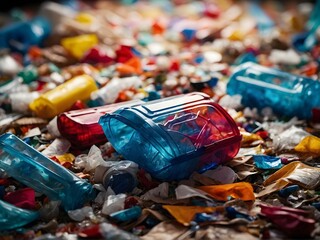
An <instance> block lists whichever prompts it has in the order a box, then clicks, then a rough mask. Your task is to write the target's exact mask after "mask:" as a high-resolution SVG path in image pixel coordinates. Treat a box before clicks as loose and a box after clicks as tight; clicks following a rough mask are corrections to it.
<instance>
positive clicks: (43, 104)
mask: <svg viewBox="0 0 320 240" xmlns="http://www.w3.org/2000/svg"><path fill="white" fill-rule="evenodd" d="M95 90H97V86H96V83H95V81H94V80H93V78H92V77H90V76H89V75H80V76H77V77H74V78H72V79H70V80H68V81H67V82H65V83H63V84H61V85H59V86H58V87H56V88H54V89H53V90H50V91H48V92H46V93H44V94H42V95H41V96H40V97H39V98H37V99H36V100H34V101H33V102H31V103H30V105H29V107H30V109H31V110H32V111H33V112H35V113H36V114H37V115H38V116H39V117H42V118H53V117H55V116H57V115H58V114H59V113H62V112H64V111H66V110H68V109H70V108H71V106H72V105H73V104H74V103H75V102H76V101H77V100H82V101H85V100H88V99H89V98H90V94H91V93H92V92H93V91H95Z"/></svg>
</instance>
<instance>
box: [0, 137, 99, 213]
mask: <svg viewBox="0 0 320 240" xmlns="http://www.w3.org/2000/svg"><path fill="white" fill-rule="evenodd" d="M0 149H1V150H0V168H1V169H3V170H5V172H6V173H8V175H10V176H11V177H13V178H15V179H17V180H18V181H20V182H21V183H23V184H25V185H26V186H28V187H31V188H33V189H34V190H36V191H37V192H40V193H43V194H45V195H47V196H48V197H49V198H50V199H51V200H60V201H61V202H62V205H63V207H64V208H65V209H66V210H72V209H77V208H79V207H82V205H83V204H84V203H85V202H87V201H89V200H91V199H93V198H94V197H95V191H94V189H93V187H92V185H91V184H90V183H88V182H87V181H86V180H83V179H81V178H79V177H77V176H76V175H74V174H73V173H72V172H70V171H69V170H67V169H66V168H64V167H63V166H61V165H59V164H58V163H56V162H54V161H52V160H50V159H49V158H47V157H45V156H44V155H42V154H41V153H40V152H38V151H37V150H35V149H34V148H32V147H31V146H29V145H28V144H26V143H25V142H23V141H22V140H21V139H19V138H18V137H16V136H15V135H13V134H10V133H6V134H3V135H1V136H0Z"/></svg>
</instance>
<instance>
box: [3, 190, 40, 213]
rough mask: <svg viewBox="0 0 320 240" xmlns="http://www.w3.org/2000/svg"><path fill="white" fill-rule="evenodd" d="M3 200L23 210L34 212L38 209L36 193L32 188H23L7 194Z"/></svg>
mask: <svg viewBox="0 0 320 240" xmlns="http://www.w3.org/2000/svg"><path fill="white" fill-rule="evenodd" d="M3 199H4V200H5V201H6V202H8V203H11V204H13V205H15V206H16V207H20V208H23V209H30V210H33V209H35V207H36V200H35V192H34V190H33V189H32V188H23V189H19V190H17V191H15V192H9V193H7V194H6V195H5V196H4V197H3Z"/></svg>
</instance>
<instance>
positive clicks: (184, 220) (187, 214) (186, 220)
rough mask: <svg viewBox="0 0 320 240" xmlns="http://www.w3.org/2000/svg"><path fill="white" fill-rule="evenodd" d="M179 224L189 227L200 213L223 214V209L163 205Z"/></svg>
mask: <svg viewBox="0 0 320 240" xmlns="http://www.w3.org/2000/svg"><path fill="white" fill-rule="evenodd" d="M162 207H163V208H164V209H166V210H167V211H168V212H169V213H170V214H171V215H172V216H173V217H174V218H175V219H176V220H177V221H178V222H179V223H181V224H183V225H184V226H189V225H190V223H191V221H192V220H193V219H194V216H195V215H196V214H198V213H213V212H216V211H218V212H223V211H224V208H223V207H202V206H175V205H163V206H162Z"/></svg>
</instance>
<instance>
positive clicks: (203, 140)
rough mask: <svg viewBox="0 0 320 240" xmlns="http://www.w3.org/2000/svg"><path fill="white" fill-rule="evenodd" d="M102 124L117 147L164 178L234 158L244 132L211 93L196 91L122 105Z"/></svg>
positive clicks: (159, 177)
mask: <svg viewBox="0 0 320 240" xmlns="http://www.w3.org/2000/svg"><path fill="white" fill-rule="evenodd" d="M99 123H100V124H101V125H102V128H103V130H104V132H105V134H106V136H107V138H108V140H109V141H110V143H111V144H112V146H113V147H114V148H115V149H116V150H117V151H118V152H119V153H120V154H122V155H123V156H124V157H125V158H126V159H130V160H131V161H134V162H136V163H138V164H139V165H140V167H142V168H144V169H145V170H146V171H148V172H149V173H150V174H151V175H152V176H153V177H155V178H157V179H161V180H177V179H183V178H187V177H189V176H190V174H191V173H192V172H193V171H196V170H200V169H201V168H202V167H204V166H206V165H209V164H212V163H216V164H220V163H224V162H226V161H228V160H230V159H231V158H233V157H234V156H235V155H236V154H237V152H238V150H239V147H240V140H241V135H240V133H239V130H238V128H237V125H236V123H235V122H234V121H233V119H232V118H231V117H230V115H229V114H228V113H227V112H226V111H225V110H224V109H223V108H222V107H221V106H219V105H218V104H216V103H214V102H213V101H212V100H211V99H210V98H209V96H208V95H206V94H202V93H192V94H186V95H181V96H177V97H171V98H166V99H162V100H156V101H151V102H148V103H144V104H141V105H136V106H132V107H126V108H121V109H119V110H117V111H115V112H112V113H109V114H106V115H105V116H103V117H101V118H100V120H99Z"/></svg>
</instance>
